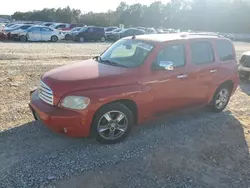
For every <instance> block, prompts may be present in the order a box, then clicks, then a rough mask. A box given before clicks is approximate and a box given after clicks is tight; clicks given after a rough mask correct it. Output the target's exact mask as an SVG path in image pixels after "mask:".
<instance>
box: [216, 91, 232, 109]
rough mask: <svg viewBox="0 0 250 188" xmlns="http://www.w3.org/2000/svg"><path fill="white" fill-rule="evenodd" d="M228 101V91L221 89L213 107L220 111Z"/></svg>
mask: <svg viewBox="0 0 250 188" xmlns="http://www.w3.org/2000/svg"><path fill="white" fill-rule="evenodd" d="M228 100H229V91H228V90H227V89H222V90H221V91H220V92H219V93H218V94H217V96H216V100H215V106H216V108H217V109H222V108H224V107H225V105H227V103H228Z"/></svg>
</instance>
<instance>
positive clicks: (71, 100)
mask: <svg viewBox="0 0 250 188" xmlns="http://www.w3.org/2000/svg"><path fill="white" fill-rule="evenodd" d="M89 103H90V99H89V98H87V97H81V96H68V97H65V98H64V99H63V101H62V103H61V105H62V106H63V107H65V108H70V109H74V110H83V109H85V108H87V106H88V105H89Z"/></svg>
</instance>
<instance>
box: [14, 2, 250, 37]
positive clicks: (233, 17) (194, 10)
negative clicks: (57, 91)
mask: <svg viewBox="0 0 250 188" xmlns="http://www.w3.org/2000/svg"><path fill="white" fill-rule="evenodd" d="M249 10H250V2H249V0H170V1H168V2H167V3H163V2H162V1H159V0H158V1H155V2H153V3H151V4H150V5H149V6H146V5H142V4H139V3H137V4H133V5H128V4H127V3H126V2H121V3H120V4H119V6H118V7H117V8H116V10H115V11H112V10H109V11H107V12H103V13H94V12H88V13H84V14H82V13H81V11H80V10H78V9H71V8H70V7H65V8H58V9H47V8H45V9H43V10H36V11H32V12H15V13H14V14H13V15H12V19H15V20H30V21H52V22H65V23H83V24H86V25H96V26H111V25H117V26H118V25H119V24H124V25H125V27H138V26H145V27H155V28H158V27H165V28H175V29H181V30H188V29H191V30H198V31H216V32H242V33H248V32H249V31H250V25H249V24H248V19H247V18H249V16H250V11H249Z"/></svg>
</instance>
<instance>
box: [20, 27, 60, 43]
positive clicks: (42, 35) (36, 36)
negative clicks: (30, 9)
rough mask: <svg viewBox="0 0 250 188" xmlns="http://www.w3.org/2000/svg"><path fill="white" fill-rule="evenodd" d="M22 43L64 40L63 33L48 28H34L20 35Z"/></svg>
mask: <svg viewBox="0 0 250 188" xmlns="http://www.w3.org/2000/svg"><path fill="white" fill-rule="evenodd" d="M19 36H20V37H19V38H20V40H21V41H23V42H24V41H52V42H57V41H58V40H62V39H64V35H63V33H62V32H61V31H58V30H56V29H53V28H51V27H47V26H33V27H30V28H29V29H27V31H25V32H22V33H20V34H19Z"/></svg>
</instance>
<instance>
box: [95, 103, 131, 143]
mask: <svg viewBox="0 0 250 188" xmlns="http://www.w3.org/2000/svg"><path fill="white" fill-rule="evenodd" d="M112 110H117V111H120V112H122V113H124V115H125V116H126V117H127V119H128V128H127V130H126V132H125V133H124V134H123V135H122V136H121V137H119V138H117V139H115V140H106V139H104V138H103V137H102V136H101V135H100V134H99V133H98V130H97V125H98V122H99V120H100V118H101V117H102V116H103V115H104V114H105V113H107V112H109V111H112ZM133 124H134V118H133V114H132V112H131V111H130V110H129V109H128V108H127V107H126V106H125V105H123V104H122V103H111V104H107V105H105V106H103V107H101V108H100V109H99V110H98V111H97V112H96V114H95V116H94V120H93V122H92V130H91V132H92V136H93V137H95V139H96V140H97V141H98V142H100V143H102V144H115V143H118V142H121V141H122V140H124V139H125V138H126V137H127V136H128V134H129V133H130V131H131V129H132V127H133Z"/></svg>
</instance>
